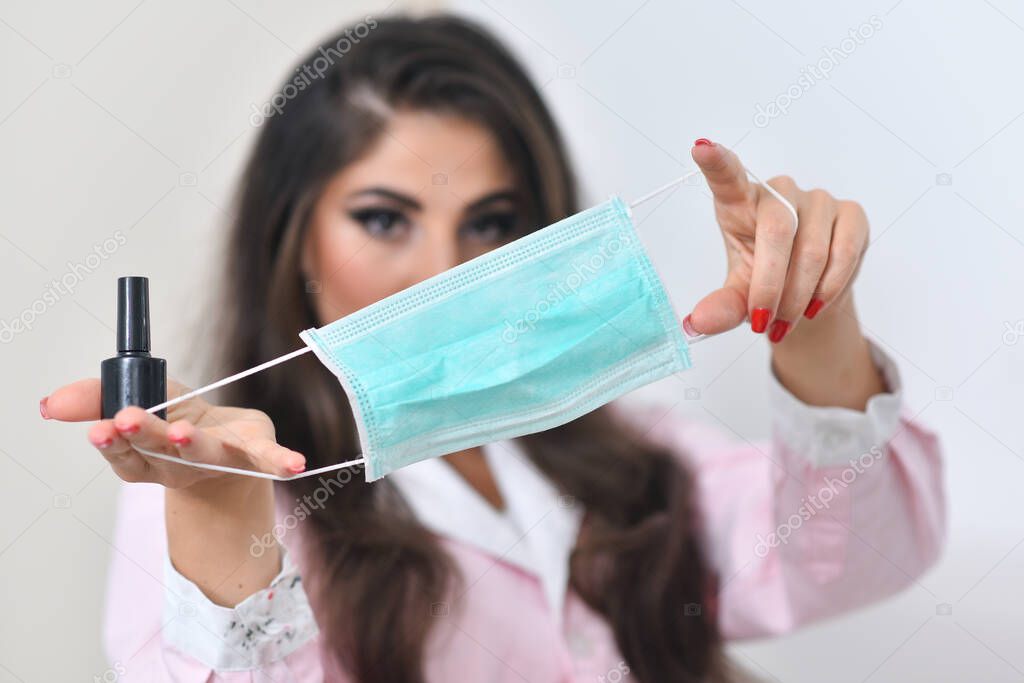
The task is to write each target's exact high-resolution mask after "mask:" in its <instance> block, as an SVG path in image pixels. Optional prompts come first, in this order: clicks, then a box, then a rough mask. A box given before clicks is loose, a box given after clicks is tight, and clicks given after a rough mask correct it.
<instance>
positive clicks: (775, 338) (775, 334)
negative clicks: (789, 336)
mask: <svg viewBox="0 0 1024 683" xmlns="http://www.w3.org/2000/svg"><path fill="white" fill-rule="evenodd" d="M790 324H791V323H790V322H789V321H788V320H776V321H775V322H773V323H772V331H771V332H769V333H768V339H769V340H770V341H771V342H772V343H773V344H778V343H779V342H780V341H782V338H783V337H785V336H786V333H787V332H789V326H790Z"/></svg>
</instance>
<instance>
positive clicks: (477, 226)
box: [465, 211, 519, 243]
mask: <svg viewBox="0 0 1024 683" xmlns="http://www.w3.org/2000/svg"><path fill="white" fill-rule="evenodd" d="M518 229H519V216H518V215H516V213H515V212H513V211H497V212H492V213H486V214H483V215H480V216H477V217H476V218H474V219H472V220H471V221H469V223H467V224H466V227H465V231H466V233H467V236H468V237H469V238H470V239H472V240H474V241H477V242H487V243H495V242H507V241H508V240H510V239H512V238H513V237H514V236H515V234H516V232H517V231H518Z"/></svg>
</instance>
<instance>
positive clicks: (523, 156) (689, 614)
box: [216, 15, 725, 683]
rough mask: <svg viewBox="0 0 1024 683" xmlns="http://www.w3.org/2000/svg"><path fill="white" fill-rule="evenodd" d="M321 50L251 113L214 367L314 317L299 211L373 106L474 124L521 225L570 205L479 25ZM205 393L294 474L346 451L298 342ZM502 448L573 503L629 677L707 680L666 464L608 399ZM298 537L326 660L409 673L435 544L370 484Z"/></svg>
mask: <svg viewBox="0 0 1024 683" xmlns="http://www.w3.org/2000/svg"><path fill="white" fill-rule="evenodd" d="M324 45H326V46H329V47H330V48H331V49H327V48H318V49H317V50H315V51H313V52H311V53H310V54H309V55H308V56H307V57H306V58H305V59H304V60H303V62H302V64H303V65H308V66H310V67H312V68H314V69H316V70H315V71H312V72H311V71H308V70H307V71H305V72H303V71H302V70H301V68H300V69H299V70H296V71H295V72H294V74H299V75H293V76H290V77H289V80H288V82H287V83H286V84H285V86H284V87H283V88H282V90H281V91H279V92H280V93H282V94H283V96H290V97H289V98H288V99H287V101H286V102H284V105H283V106H280V107H278V110H274V111H271V110H267V112H266V113H268V114H271V115H269V116H267V117H266V119H265V120H264V121H262V126H261V130H260V133H259V138H258V141H257V143H256V145H255V148H254V150H253V152H252V154H251V157H250V158H249V160H248V164H247V166H246V169H245V172H244V177H243V178H242V181H241V187H240V191H239V194H238V197H237V200H236V218H235V221H234V225H233V227H232V229H231V233H230V236H229V241H228V245H227V246H228V249H227V263H226V270H225V278H226V281H225V283H224V288H225V291H224V296H223V301H222V302H221V303H220V309H219V310H220V311H221V314H220V315H222V320H221V322H222V325H223V327H222V331H223V332H222V336H220V339H223V340H230V344H225V345H224V347H223V349H221V350H220V352H219V356H218V359H217V361H216V363H217V365H218V371H220V372H221V373H222V374H225V373H228V372H230V373H233V372H237V371H240V370H242V369H245V368H248V367H251V366H253V365H256V364H258V363H260V362H262V361H265V360H266V359H268V358H272V357H275V356H278V355H280V354H282V353H286V352H288V351H290V350H292V349H294V348H295V345H296V339H297V334H298V332H299V331H301V330H303V329H306V328H309V327H315V326H320V325H321V324H323V323H325V322H329V321H321V320H318V319H317V315H316V312H315V308H314V305H313V301H312V299H311V296H310V295H309V294H308V293H307V291H306V283H305V280H304V278H303V275H302V272H301V266H300V262H301V258H300V254H301V251H302V244H303V242H304V240H305V236H306V234H307V230H308V227H309V225H308V223H309V216H310V209H311V207H312V206H313V204H314V203H315V201H316V199H317V197H318V196H319V194H320V193H321V191H322V189H323V187H324V185H325V183H326V182H327V181H328V180H329V179H330V178H331V177H332V176H334V175H335V174H337V173H338V172H339V171H340V170H341V169H343V168H344V167H345V166H346V165H347V164H349V163H351V162H352V161H354V160H355V159H357V158H358V157H359V156H360V155H361V154H363V153H364V152H365V150H366V149H367V147H368V146H369V145H370V144H371V143H372V142H373V141H374V140H375V139H377V136H379V135H380V134H381V133H382V131H383V130H384V129H385V127H386V126H387V125H388V115H387V111H388V110H392V111H394V110H403V109H405V110H429V111H435V112H441V113H447V114H451V115H454V116H458V117H463V118H465V119H467V120H471V121H474V122H477V123H478V124H480V125H482V126H484V127H485V128H486V129H487V130H489V131H491V132H492V133H493V135H494V136H495V138H496V139H497V141H498V143H499V145H500V148H501V151H502V153H503V155H504V158H505V160H506V161H507V163H508V164H509V165H510V168H511V169H512V170H513V172H514V176H515V181H516V183H517V186H518V188H517V189H518V190H519V192H518V195H519V196H521V197H522V202H523V204H524V206H522V207H521V210H522V211H523V213H524V214H525V215H526V216H527V217H528V219H529V221H530V225H534V226H537V227H540V226H543V225H547V224H549V223H552V222H554V221H556V220H557V219H560V218H562V217H565V216H567V215H570V214H572V213H575V212H576V211H577V209H578V205H577V196H576V188H575V181H574V178H573V175H572V172H571V170H570V168H569V163H568V159H567V155H566V152H565V149H564V145H563V142H562V139H561V137H560V135H559V133H558V130H557V128H556V126H555V124H554V121H553V120H552V118H551V115H550V114H549V112H548V110H547V108H546V107H545V105H544V103H543V101H542V100H541V97H540V94H539V93H538V91H537V90H536V89H535V88H534V86H533V85H532V84H531V82H530V80H529V78H528V77H527V76H526V74H525V73H524V71H523V69H522V67H521V66H520V65H519V64H518V63H517V61H516V60H515V59H514V58H513V57H512V56H511V55H510V54H509V53H508V52H507V51H506V49H505V48H504V47H502V46H501V44H500V43H499V42H498V41H497V40H496V39H495V38H494V37H492V36H491V35H489V34H488V33H487V32H486V31H484V30H483V29H481V28H480V27H479V26H476V25H474V24H472V23H470V22H468V21H466V20H464V19H461V18H456V17H451V16H444V15H440V16H429V17H425V18H415V19H414V18H406V17H391V18H385V19H379V20H378V19H373V18H367V19H366V20H365V21H364V22H362V24H361V25H356V26H355V27H351V28H349V29H345V30H343V31H342V32H340V33H338V34H337V35H336V36H334V37H332V38H330V39H329V40H328V41H325V43H324ZM339 46H344V47H345V48H346V51H345V52H344V54H342V53H341V51H340V50H339V49H337V48H338V47H339ZM332 50H333V51H332ZM327 56H330V57H331V59H327ZM318 58H320V59H319V61H317V60H318ZM327 62H329V67H328V68H326V69H322V68H321V67H323V66H324V65H325V63H327ZM320 71H323V73H322V74H320ZM302 73H306V74H307V77H306V78H301V74H302ZM310 73H315V74H318V75H317V76H316V77H315V78H310V77H309V74H310ZM296 79H299V80H296ZM283 96H282V97H278V98H277V99H278V100H282V99H283ZM380 103H385V104H386V105H388V106H387V107H384V108H382V107H380V106H379V105H380ZM223 398H224V399H225V401H226V402H227V403H229V404H231V405H243V406H248V407H253V408H258V409H261V410H263V411H265V412H266V413H267V414H268V415H269V416H270V417H271V419H272V420H273V422H274V425H275V427H276V429H277V438H278V440H279V441H280V442H281V443H283V444H284V445H286V446H288V447H290V448H293V449H295V450H298V451H300V452H302V453H304V454H305V455H306V457H307V459H308V465H309V467H310V468H312V467H319V466H322V465H326V464H330V463H335V462H340V461H342V460H347V459H351V458H353V457H357V453H358V448H359V446H358V440H357V437H356V432H355V427H354V422H353V419H352V412H351V408H350V406H349V404H348V401H347V399H346V397H345V394H344V393H343V391H341V389H340V387H339V386H338V382H337V380H336V379H335V377H334V376H333V375H332V374H331V373H330V372H329V371H328V370H327V369H326V368H324V367H323V366H322V365H321V364H320V363H319V362H318V361H317V360H316V359H315V358H314V357H313V356H312V355H309V354H307V355H304V356H302V357H300V358H298V359H296V360H294V361H292V362H291V363H288V364H287V365H284V366H278V367H275V368H273V369H271V370H269V371H267V372H264V373H261V374H257V375H254V376H253V377H251V378H248V379H247V380H245V381H242V382H239V383H237V384H235V385H233V386H231V387H229V388H228V389H227V390H226V391H225V392H224V395H223ZM520 443H521V444H522V445H523V446H524V448H525V449H526V451H527V452H528V454H529V456H530V458H531V459H532V460H533V462H535V463H536V464H537V466H538V467H539V468H540V469H541V470H542V471H543V472H544V473H545V475H546V476H547V477H549V478H550V480H551V481H552V482H554V483H555V484H556V485H557V486H558V487H559V488H560V489H561V490H562V491H563V492H564V493H565V494H567V495H570V496H573V497H574V498H575V499H576V500H577V501H578V502H579V503H581V504H582V505H583V506H584V507H585V511H586V514H585V517H584V522H583V526H582V530H581V533H580V537H579V539H578V540H577V544H576V547H575V549H574V551H573V554H572V557H571V585H572V588H573V589H574V590H575V591H576V592H577V593H578V594H579V595H580V596H581V597H582V598H583V599H584V600H585V601H586V602H587V603H588V604H589V605H590V606H591V607H592V608H593V609H595V610H596V611H597V612H599V613H600V614H602V615H603V616H604V617H605V618H606V619H607V621H608V623H609V624H610V625H611V628H612V629H613V631H614V634H615V638H616V641H617V644H618V646H619V649H620V650H621V652H622V654H623V655H624V657H625V659H626V662H627V663H628V665H629V667H630V670H631V673H632V675H634V676H635V677H636V678H637V679H639V680H642V681H647V682H648V683H654V682H659V683H660V682H663V681H673V682H677V683H678V682H685V681H707V680H717V679H720V678H722V677H724V676H725V673H724V670H725V664H724V658H723V656H722V646H721V641H720V636H719V632H718V628H717V624H716V618H715V614H714V610H713V609H711V608H709V605H711V604H713V596H712V595H711V594H710V593H711V592H712V591H714V585H715V583H714V577H713V576H712V575H711V574H710V571H709V568H708V566H707V564H706V562H705V558H704V554H703V552H702V544H701V540H700V538H699V523H698V517H697V511H696V509H695V501H694V486H693V483H692V481H691V477H690V474H689V472H688V471H687V470H686V468H685V467H684V466H683V465H682V464H681V463H680V462H679V459H678V458H677V457H675V456H674V455H673V454H672V453H670V452H669V451H667V450H666V449H664V448H661V447H658V446H656V445H654V444H653V443H650V442H648V441H647V440H646V439H644V438H643V437H642V436H641V435H640V434H638V433H636V432H634V431H633V430H632V429H631V428H630V427H629V425H627V424H625V423H624V422H621V421H620V420H619V419H617V417H616V415H615V413H614V411H612V410H609V409H608V407H605V408H601V409H598V410H595V411H593V412H592V413H589V414H587V415H585V416H583V417H581V418H579V419H577V420H574V421H572V422H570V423H568V424H565V425H562V426H561V427H557V428H555V429H550V430H547V431H544V432H539V433H536V434H531V435H529V436H525V437H521V439H520ZM310 482H311V479H302V480H298V481H295V482H289V483H286V484H279V485H278V486H279V487H284V490H282V489H280V488H279V490H278V495H282V494H287V495H288V496H289V497H296V496H302V495H304V494H307V493H309V491H310V489H311V488H312V487H313V485H314V484H312V483H310ZM301 531H302V539H303V547H304V548H305V549H306V552H305V557H304V560H305V561H304V566H305V570H306V576H305V578H306V580H307V584H308V585H309V586H310V589H311V598H312V604H313V606H314V611H315V613H316V616H317V620H318V622H319V624H320V626H321V629H322V631H323V632H324V634H325V638H324V642H325V643H326V647H327V649H328V651H329V653H330V655H331V656H333V657H334V658H335V659H336V663H337V664H338V666H340V667H341V668H343V669H344V670H345V671H346V672H347V673H348V674H349V675H350V676H352V677H353V678H355V679H356V680H359V681H364V682H369V681H388V682H389V683H406V682H407V683H414V682H421V681H423V680H424V674H423V658H424V653H425V643H426V640H427V637H428V635H429V631H430V627H431V624H432V623H434V622H435V621H436V620H435V619H432V618H431V615H430V608H431V605H432V604H433V603H437V602H442V601H445V600H446V599H450V596H451V595H452V594H453V593H452V591H453V586H454V585H455V584H456V583H457V582H458V580H459V577H458V575H457V572H456V570H455V568H454V565H453V562H452V561H451V558H450V557H449V556H448V555H447V554H446V552H445V551H444V550H443V548H442V547H441V545H440V544H439V542H438V540H437V538H436V537H434V536H432V535H431V534H430V533H429V532H428V531H427V530H426V529H425V528H424V527H423V526H422V525H421V524H420V523H418V522H417V520H416V519H415V517H414V516H413V515H412V514H411V513H410V510H409V508H408V507H407V506H406V505H405V504H404V503H403V501H402V500H401V497H400V495H399V494H398V492H397V490H396V489H395V488H394V486H393V485H392V484H391V483H390V482H388V481H387V479H383V480H380V481H377V482H374V483H372V484H367V483H365V482H362V481H359V478H358V477H356V478H355V480H354V481H352V482H350V483H349V484H347V485H346V486H344V487H343V488H342V490H340V491H339V492H337V493H336V494H335V495H334V496H332V497H331V499H330V500H329V502H328V504H327V505H326V506H325V507H324V509H322V510H320V511H318V512H317V513H315V514H313V515H312V516H311V517H310V518H309V519H308V520H307V521H306V522H305V524H304V526H303V527H302V530H301ZM694 604H697V605H703V606H704V607H703V609H700V610H693V609H692V607H689V606H691V605H694ZM695 611H699V614H697V615H695V614H694V612H695Z"/></svg>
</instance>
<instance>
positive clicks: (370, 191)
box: [350, 187, 515, 212]
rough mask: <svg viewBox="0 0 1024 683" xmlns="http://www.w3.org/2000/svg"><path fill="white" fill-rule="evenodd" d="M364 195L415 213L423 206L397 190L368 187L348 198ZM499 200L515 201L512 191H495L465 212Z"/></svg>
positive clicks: (473, 203)
mask: <svg viewBox="0 0 1024 683" xmlns="http://www.w3.org/2000/svg"><path fill="white" fill-rule="evenodd" d="M364 195H377V196H380V197H386V198H388V199H390V200H392V201H394V202H397V203H399V204H402V205H404V206H407V207H409V208H410V209H413V210H416V211H419V210H421V209H422V208H423V206H422V205H421V204H420V203H419V201H417V200H416V198H415V197H412V196H410V195H407V194H403V193H402V192H398V191H397V190H391V189H388V188H386V187H368V188H366V189H365V190H360V191H358V192H353V193H352V194H351V195H350V196H352V197H361V196H364ZM501 199H509V200H512V199H515V192H514V191H512V190H497V191H495V192H490V193H488V194H485V195H484V196H483V197H480V198H479V199H476V200H474V201H473V202H472V203H471V204H469V205H468V206H467V207H466V209H465V210H466V212H470V211H475V210H477V209H479V208H480V207H482V206H486V205H487V204H490V203H492V202H496V201H498V200H501Z"/></svg>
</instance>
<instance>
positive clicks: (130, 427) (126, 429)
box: [114, 424, 139, 434]
mask: <svg viewBox="0 0 1024 683" xmlns="http://www.w3.org/2000/svg"><path fill="white" fill-rule="evenodd" d="M114 427H116V428H117V431H119V432H124V433H125V434H134V433H135V432H137V431H139V425H128V426H127V427H122V426H121V425H118V424H115V425H114Z"/></svg>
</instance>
